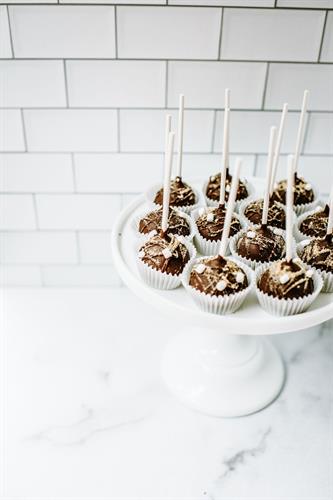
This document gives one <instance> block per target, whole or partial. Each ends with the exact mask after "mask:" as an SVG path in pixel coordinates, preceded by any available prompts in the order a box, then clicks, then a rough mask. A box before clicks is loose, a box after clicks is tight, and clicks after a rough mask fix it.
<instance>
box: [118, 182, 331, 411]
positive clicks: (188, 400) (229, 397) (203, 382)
mask: <svg viewBox="0 0 333 500" xmlns="http://www.w3.org/2000/svg"><path fill="white" fill-rule="evenodd" d="M250 181H251V179H250ZM252 182H253V184H254V185H255V186H256V189H257V195H258V196H259V195H260V190H261V189H262V180H261V179H252ZM196 184H197V183H195V182H193V185H194V186H196ZM145 205H146V200H145V198H144V196H143V195H142V196H139V197H138V198H137V199H135V200H134V201H133V202H132V203H131V204H130V205H128V206H127V207H126V208H125V209H124V210H123V211H122V212H121V214H120V215H119V217H118V219H117V221H116V223H115V224H114V228H113V231H112V236H111V246H112V254H113V259H114V263H115V266H116V269H117V271H118V273H119V275H120V277H121V278H122V280H123V282H124V283H125V284H126V285H127V286H128V288H130V289H131V290H132V291H133V292H134V293H136V294H137V295H138V296H139V297H140V298H141V299H143V300H144V301H146V302H148V303H149V304H151V305H152V306H154V307H156V308H158V309H159V310H160V311H161V312H163V313H165V314H168V315H170V316H171V317H172V318H173V321H174V323H173V324H174V330H175V333H176V334H175V335H174V336H173V338H172V340H171V341H170V342H169V344H168V345H167V347H166V349H165V353H164V356H163V359H162V364H161V368H162V376H163V379H164V381H165V383H166V385H167V387H168V388H169V390H170V391H171V392H172V393H173V394H175V396H176V397H177V398H178V399H179V400H180V401H182V402H183V403H185V404H186V405H188V406H190V407H191V408H193V409H195V410H198V411H200V412H203V413H206V414H208V415H214V416H221V417H235V416H243V415H248V414H250V413H253V412H256V411H258V410H260V409H262V408H264V407H265V406H267V405H268V404H269V403H271V402H272V401H273V400H274V399H275V398H276V397H277V396H278V394H279V392H280V391H281V388H282V386H283V382H284V371H285V370H284V366H283V362H282V360H281V357H280V354H279V353H278V351H277V350H276V349H275V347H274V346H273V345H272V343H271V342H270V341H269V340H268V339H267V338H264V336H266V335H272V334H278V333H286V332H293V331H297V330H303V329H305V328H309V327H311V326H315V325H317V324H320V323H322V322H324V321H326V320H328V319H330V318H332V317H333V294H320V295H319V297H318V299H317V300H316V301H315V303H314V304H312V306H311V307H310V309H308V311H306V312H305V313H302V314H299V315H295V316H287V317H275V316H271V315H269V314H268V313H266V312H265V311H264V310H263V309H262V308H261V307H260V306H259V304H258V302H257V300H256V297H255V294H254V292H253V293H252V294H250V295H249V296H248V298H247V299H246V301H245V302H244V304H243V306H242V308H241V309H240V310H238V311H236V313H234V314H230V315H227V316H222V315H215V314H210V313H206V312H203V311H201V310H200V309H199V308H198V307H197V306H196V305H195V304H194V302H193V301H192V299H191V298H190V297H189V296H188V295H187V293H186V292H185V290H184V288H182V287H180V288H177V289H176V290H168V291H161V290H156V289H154V288H151V287H149V286H148V285H146V284H145V283H144V282H143V281H142V279H141V278H140V275H139V273H138V271H137V268H136V251H137V237H136V235H135V232H134V230H133V225H132V220H133V217H135V215H136V214H139V213H142V210H144V209H145ZM147 208H148V206H147Z"/></svg>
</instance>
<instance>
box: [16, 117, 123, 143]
mask: <svg viewBox="0 0 333 500" xmlns="http://www.w3.org/2000/svg"><path fill="white" fill-rule="evenodd" d="M24 117H25V123H26V132H27V142H28V150H29V151H115V150H116V149H117V113H116V111H114V110H104V109H103V110H102V109H101V110H84V109H75V110H73V109H62V110H44V109H43V110H25V111H24Z"/></svg>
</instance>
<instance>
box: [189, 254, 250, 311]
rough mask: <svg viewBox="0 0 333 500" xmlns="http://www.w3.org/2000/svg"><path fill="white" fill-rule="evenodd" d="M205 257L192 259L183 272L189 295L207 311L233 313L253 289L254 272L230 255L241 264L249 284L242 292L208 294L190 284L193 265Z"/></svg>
mask: <svg viewBox="0 0 333 500" xmlns="http://www.w3.org/2000/svg"><path fill="white" fill-rule="evenodd" d="M204 258H205V257H201V258H199V259H195V260H194V261H192V265H191V266H189V267H187V269H186V271H185V272H184V273H183V279H182V284H183V286H184V288H185V290H186V291H187V292H188V293H189V295H190V296H191V297H192V299H193V300H194V302H195V303H196V305H197V306H198V307H199V308H200V309H202V310H203V311H205V312H209V313H212V314H232V313H234V312H235V311H237V309H239V308H240V307H241V306H242V304H243V302H244V300H245V298H246V297H247V295H248V294H249V292H250V291H251V289H252V287H253V272H252V271H251V269H250V268H249V267H247V266H245V265H244V264H242V263H241V262H238V261H236V260H235V259H233V258H232V257H230V260H233V261H234V262H236V263H237V265H239V267H240V268H241V269H242V270H243V271H244V272H245V274H246V277H247V280H248V283H249V286H248V287H247V288H245V290H242V291H241V292H237V293H234V294H231V295H225V296H219V297H216V296H213V295H207V294H206V293H204V292H200V291H199V290H197V289H196V288H193V287H191V286H190V285H189V281H190V274H191V271H192V267H193V266H194V265H195V264H196V263H197V262H200V261H201V260H202V259H204Z"/></svg>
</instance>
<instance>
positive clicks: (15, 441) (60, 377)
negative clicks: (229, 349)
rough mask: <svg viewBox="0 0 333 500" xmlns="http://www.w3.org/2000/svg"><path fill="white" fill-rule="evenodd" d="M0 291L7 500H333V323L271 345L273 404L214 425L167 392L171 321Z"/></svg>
mask: <svg viewBox="0 0 333 500" xmlns="http://www.w3.org/2000/svg"><path fill="white" fill-rule="evenodd" d="M4 293H5V298H4V301H3V303H4V304H5V315H4V317H5V326H6V328H5V329H2V336H3V334H4V333H5V336H4V343H3V344H4V356H3V358H4V359H3V363H4V368H5V378H4V381H5V384H4V385H5V391H4V396H5V400H4V401H3V405H2V408H5V412H4V416H5V426H4V429H5V436H4V437H5V439H4V442H3V443H2V446H3V447H4V454H3V457H4V462H5V467H4V472H5V473H4V478H3V483H2V488H3V492H2V493H3V498H6V499H10V500H14V499H16V500H23V499H39V500H46V499H53V500H56V499H59V500H60V499H61V500H64V499H68V500H69V499H71V500H73V499H76V500H79V499H80V500H83V499H86V500H88V499H89V500H101V499H103V500H106V499H109V500H113V499H114V500H118V499H119V500H122V499H123V500H129V499H133V500H134V499H135V500H145V499H154V500H161V499H174V500H176V499H177V500H185V499H188V500H190V499H191V500H194V499H195V500H196V499H200V500H203V499H210V500H222V499H223V500H228V499H234V500H235V499H237V500H240V499H255V500H259V499H260V500H261V499H265V500H270V499H274V500H277V499H288V500H290V499H293V500H296V499H302V500H305V499H314V500H324V499H325V500H329V499H330V500H331V499H332V497H333V479H332V464H333V451H332V440H333V435H332V428H333V426H332V424H333V419H332V416H333V412H332V393H333V389H332V376H333V362H332V361H333V337H332V333H333V323H332V322H330V323H326V324H324V325H321V326H320V327H319V328H313V329H310V330H307V331H303V332H298V333H294V334H285V335H281V336H276V337H275V338H274V342H275V343H276V345H277V346H278V347H279V349H280V351H281V352H282V354H283V357H284V360H285V362H286V364H287V381H286V385H285V387H284V389H283V391H282V394H281V395H280V397H279V398H278V400H277V401H276V402H275V403H273V404H272V405H271V406H270V407H268V408H266V409H265V410H264V411H261V412H259V413H257V414H254V415H251V416H249V417H243V418H237V419H218V418H213V417H206V416H203V415H200V414H198V413H194V412H192V411H190V410H188V409H187V408H185V407H183V406H182V405H181V404H179V403H178V402H177V401H176V400H175V399H173V397H172V396H170V395H169V394H168V393H167V392H166V390H165V388H164V386H163V384H162V382H161V380H160V376H159V359H160V355H161V353H162V351H163V348H164V346H165V344H166V342H167V340H168V338H170V336H171V335H174V334H175V333H173V332H171V331H170V320H167V319H166V318H163V320H162V321H161V317H160V316H159V314H158V313H157V312H155V311H154V310H152V309H151V308H150V307H149V306H148V305H146V304H144V303H142V302H140V301H139V299H137V298H136V297H134V296H133V295H132V294H131V293H130V292H129V291H127V290H125V289H124V288H121V289H99V290H92V289H90V290H84V289H73V290H68V289H66V290H61V289H56V290H45V289H44V290H38V289H34V290H27V289H26V290H23V289H21V290H20V289H17V290H14V289H12V290H7V291H6V292H4Z"/></svg>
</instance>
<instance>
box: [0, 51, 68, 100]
mask: <svg viewBox="0 0 333 500" xmlns="http://www.w3.org/2000/svg"><path fill="white" fill-rule="evenodd" d="M0 73H2V74H3V77H2V78H1V79H0V105H1V106H2V107H8V108H10V107H33V106H65V105H66V92H65V77H64V67H63V63H62V61H15V60H12V61H0Z"/></svg>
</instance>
